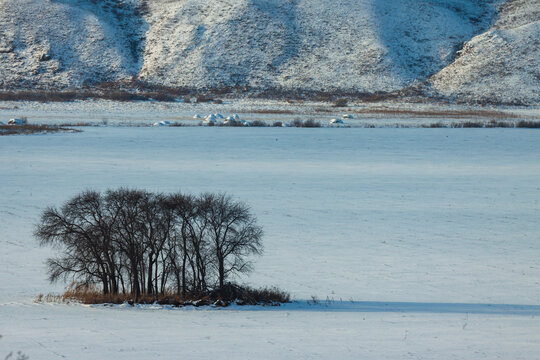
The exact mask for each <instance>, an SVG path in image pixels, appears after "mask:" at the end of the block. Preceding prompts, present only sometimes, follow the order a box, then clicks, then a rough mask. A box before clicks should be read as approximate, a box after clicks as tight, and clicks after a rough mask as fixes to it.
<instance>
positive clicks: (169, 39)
mask: <svg viewBox="0 0 540 360" xmlns="http://www.w3.org/2000/svg"><path fill="white" fill-rule="evenodd" d="M539 8H540V3H539V0H532V1H525V0H511V1H508V2H505V3H504V4H502V5H501V1H500V0H477V1H465V0H454V1H447V0H420V1H414V0H389V1H380V0H224V1H216V2H206V1H202V0H179V1H171V0H0V89H3V90H14V89H35V88H40V89H47V90H51V89H52V90H66V89H81V88H92V87H95V86H96V85H98V84H100V83H103V82H107V83H111V84H115V83H117V82H121V83H126V82H130V81H133V80H137V81H138V84H139V83H142V84H145V85H148V86H165V87H167V88H183V89H190V90H192V91H205V90H211V89H213V90H216V89H220V90H224V91H231V90H234V89H236V90H242V91H247V92H248V93H254V92H259V93H260V92H265V91H267V92H268V91H269V90H272V91H274V92H279V91H282V92H298V91H300V92H307V93H311V94H313V93H316V92H321V93H340V92H343V93H345V94H373V93H377V92H384V93H389V92H399V91H402V90H403V89H411V88H412V89H418V88H420V89H423V90H425V89H428V90H429V92H428V93H429V94H431V95H443V96H444V97H447V98H453V99H456V100H458V101H461V100H464V101H468V100H471V101H481V102H482V101H483V102H486V101H487V102H502V103H524V104H531V103H534V104H538V103H540V94H539V93H538V90H537V89H538V88H539V87H540V84H539V82H540V79H539V76H540V75H539V74H538V73H539V70H538V60H537V59H538V56H537V55H538V48H539V46H538V40H537V39H538V38H539V37H540V36H539V32H540V29H539V27H538V18H539V16H538V11H539V10H538V9H539ZM463 44H465V47H463ZM462 48H463V49H462ZM456 56H457V59H456ZM422 84H425V85H428V86H421V85H422Z"/></svg>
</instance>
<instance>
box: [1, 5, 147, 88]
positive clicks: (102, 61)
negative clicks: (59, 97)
mask: <svg viewBox="0 0 540 360" xmlns="http://www.w3.org/2000/svg"><path fill="white" fill-rule="evenodd" d="M94 2H95V1H93V2H92V1H85V0H52V1H49V0H0V86H2V87H4V88H13V87H15V88H35V87H38V88H66V87H80V86H82V85H83V84H86V83H89V84H92V83H96V82H101V81H115V80H119V79H126V78H131V76H136V75H137V74H138V72H139V69H140V59H139V53H140V52H141V51H142V48H139V47H140V40H139V38H140V36H139V34H141V33H144V32H145V31H146V30H145V25H144V24H145V23H144V21H143V20H142V18H138V17H137V16H134V12H135V10H136V9H135V7H134V6H135V5H133V4H132V3H130V2H128V1H124V2H120V1H109V2H107V1H103V2H97V4H94ZM111 4H112V5H113V6H111Z"/></svg>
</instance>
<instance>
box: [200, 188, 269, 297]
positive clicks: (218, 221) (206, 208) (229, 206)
mask: <svg viewBox="0 0 540 360" xmlns="http://www.w3.org/2000/svg"><path fill="white" fill-rule="evenodd" d="M199 202H200V203H201V216H202V217H203V218H204V219H205V221H206V222H207V223H208V237H209V242H210V243H211V249H212V252H213V253H214V261H215V264H214V265H215V267H216V268H217V272H218V279H219V287H220V288H222V287H223V285H224V284H225V280H226V279H227V277H228V276H229V275H231V274H235V273H245V272H248V271H250V270H251V262H250V261H248V260H247V259H248V256H249V255H260V254H262V251H263V246H262V241H261V239H262V235H263V231H262V228H261V227H260V226H258V225H257V219H256V218H255V216H254V215H253V214H251V210H250V208H249V206H247V205H246V204H244V203H242V202H237V201H234V200H233V199H232V198H231V197H230V196H227V195H225V194H208V193H207V194H203V195H201V197H200V198H199Z"/></svg>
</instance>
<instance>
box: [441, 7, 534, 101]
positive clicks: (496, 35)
mask: <svg viewBox="0 0 540 360" xmlns="http://www.w3.org/2000/svg"><path fill="white" fill-rule="evenodd" d="M539 39H540V1H539V0H532V1H530V0H514V1H510V2H507V3H505V4H504V5H503V6H501V9H500V12H499V16H498V19H497V21H496V22H495V23H494V24H493V26H492V27H491V28H490V29H489V30H488V31H486V32H484V33H482V34H480V35H478V36H475V37H474V38H473V39H472V40H471V41H469V42H467V43H466V44H465V45H464V47H463V49H462V51H459V52H458V57H457V59H456V61H455V62H454V63H452V64H451V65H450V66H448V67H446V68H444V69H443V70H442V71H441V72H439V73H438V74H437V75H435V76H434V77H433V78H432V79H431V82H432V84H433V85H434V86H435V88H437V90H439V91H440V92H441V93H443V94H444V95H447V96H452V97H456V98H459V97H462V98H466V99H470V100H476V101H479V102H485V101H489V102H505V103H515V104H519V105H521V104H525V105H526V104H538V102H539V99H540V61H539V59H540V40H539Z"/></svg>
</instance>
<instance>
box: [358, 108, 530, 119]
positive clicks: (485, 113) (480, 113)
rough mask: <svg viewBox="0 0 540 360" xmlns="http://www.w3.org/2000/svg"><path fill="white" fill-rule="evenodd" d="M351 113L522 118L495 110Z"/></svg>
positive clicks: (390, 110)
mask: <svg viewBox="0 0 540 360" xmlns="http://www.w3.org/2000/svg"><path fill="white" fill-rule="evenodd" d="M351 112H353V113H356V114H374V115H394V116H414V117H445V118H454V119H468V118H495V119H519V118H521V117H522V116H521V115H519V114H514V113H507V112H503V111H495V110H466V111H463V110H461V111H460V110H425V111H423V110H404V109H359V110H358V109H356V110H352V111H351Z"/></svg>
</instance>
